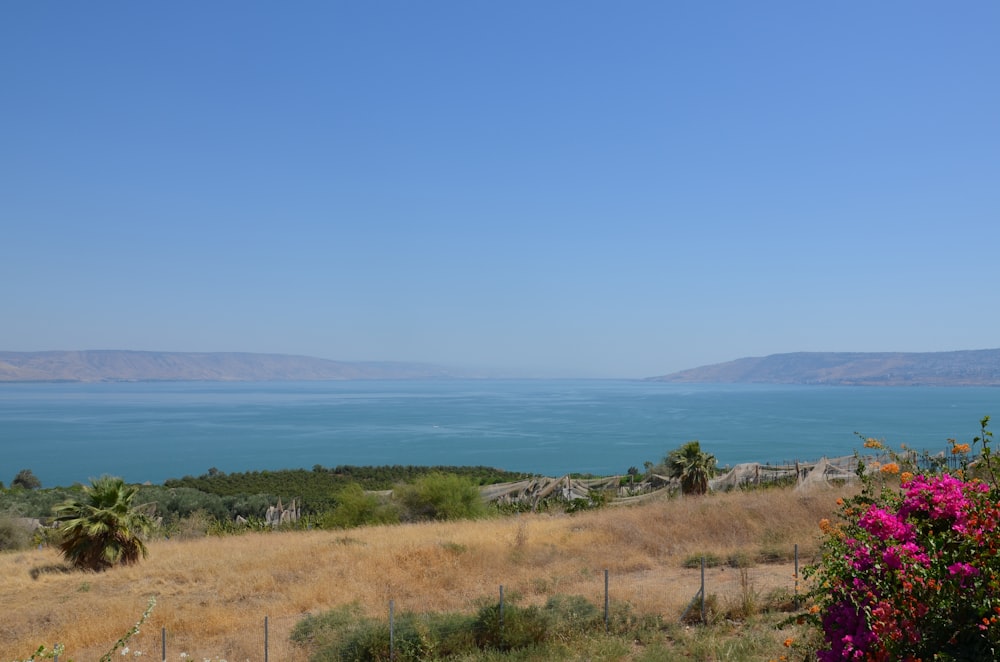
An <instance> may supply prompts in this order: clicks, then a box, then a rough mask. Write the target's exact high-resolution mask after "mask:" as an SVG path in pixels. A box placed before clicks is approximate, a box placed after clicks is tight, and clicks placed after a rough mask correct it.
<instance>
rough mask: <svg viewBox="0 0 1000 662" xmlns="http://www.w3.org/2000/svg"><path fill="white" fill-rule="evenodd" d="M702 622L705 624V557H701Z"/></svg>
mask: <svg viewBox="0 0 1000 662" xmlns="http://www.w3.org/2000/svg"><path fill="white" fill-rule="evenodd" d="M701 622H702V625H704V624H705V557H704V556H702V557H701Z"/></svg>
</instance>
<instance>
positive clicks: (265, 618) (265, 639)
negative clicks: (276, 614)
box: [264, 615, 267, 662]
mask: <svg viewBox="0 0 1000 662" xmlns="http://www.w3.org/2000/svg"><path fill="white" fill-rule="evenodd" d="M264 662H267V615H265V616H264Z"/></svg>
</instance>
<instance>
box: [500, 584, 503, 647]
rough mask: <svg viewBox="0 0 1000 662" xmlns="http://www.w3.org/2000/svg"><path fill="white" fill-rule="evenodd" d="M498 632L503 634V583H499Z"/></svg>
mask: <svg viewBox="0 0 1000 662" xmlns="http://www.w3.org/2000/svg"><path fill="white" fill-rule="evenodd" d="M500 634H501V635H502V634H503V584H500Z"/></svg>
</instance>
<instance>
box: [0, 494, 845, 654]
mask: <svg viewBox="0 0 1000 662" xmlns="http://www.w3.org/2000/svg"><path fill="white" fill-rule="evenodd" d="M840 495H841V494H840V493H839V492H834V491H813V492H810V493H805V494H802V493H796V492H793V491H791V490H767V491H760V492H747V493H731V494H718V495H710V496H707V497H702V498H685V499H674V500H659V501H652V502H649V503H645V504H641V505H635V506H623V507H613V508H606V509H603V510H600V511H593V512H586V513H580V514H577V515H572V516H569V515H562V514H560V515H548V514H539V515H520V516H514V517H510V518H504V519H491V520H483V521H475V522H450V523H425V524H413V525H402V526H383V527H370V528H362V529H353V530H346V531H311V532H289V533H272V534H248V535H244V536H234V537H223V538H201V539H193V540H183V541H177V540H170V541H153V542H151V543H150V545H149V548H150V557H149V559H148V560H146V561H144V562H142V563H140V564H139V565H137V566H133V567H127V568H117V569H114V570H111V571H108V572H105V573H97V574H95V573H82V572H77V571H68V570H67V569H66V568H65V567H64V565H63V562H62V560H61V558H60V557H59V556H58V554H57V553H56V552H55V551H54V550H51V549H44V550H34V551H30V552H19V553H12V554H4V555H0V574H2V576H3V577H4V581H3V584H2V587H0V642H2V655H0V660H3V661H6V660H9V659H12V658H14V657H17V656H18V655H20V656H25V655H27V654H29V653H30V652H31V651H33V650H34V649H36V648H37V647H38V646H39V645H40V644H45V645H47V646H51V645H52V644H54V643H57V642H58V643H63V644H65V646H66V657H72V658H74V659H76V660H78V662H82V661H84V660H90V659H96V658H97V657H99V656H100V655H101V654H102V653H104V652H105V651H107V649H108V648H109V647H110V645H111V643H112V642H114V641H115V640H117V639H118V637H120V636H121V635H122V634H123V633H124V632H125V631H126V630H127V629H128V628H129V627H130V626H131V625H132V624H133V623H135V621H136V619H137V618H138V616H139V615H140V614H141V613H142V611H143V609H144V608H145V605H146V601H147V598H148V596H150V595H156V596H157V606H156V609H155V610H154V612H153V615H152V617H151V618H150V620H149V621H148V623H147V624H146V626H145V627H144V628H143V632H142V633H140V635H139V636H138V637H137V638H136V639H135V640H133V642H131V643H132V648H133V650H142V651H144V652H145V653H146V654H147V655H152V659H160V653H159V651H160V636H161V629H162V628H165V629H166V632H167V649H168V652H169V655H168V659H171V660H176V659H178V656H179V654H180V653H181V652H186V653H188V654H189V655H191V656H196V657H195V659H202V658H203V657H212V656H220V657H225V658H227V659H228V660H230V661H234V660H243V659H250V660H257V659H262V658H263V655H262V650H263V640H264V634H263V621H264V617H265V616H269V623H270V628H269V629H270V643H269V650H270V653H271V659H280V660H284V661H294V660H296V659H303V656H302V655H301V653H299V652H296V651H295V650H294V649H293V648H292V647H291V646H290V645H289V644H288V643H287V636H288V633H289V632H290V629H291V627H292V625H294V623H295V622H296V621H297V620H298V619H299V618H301V617H302V615H304V614H306V613H310V612H311V613H318V612H321V611H323V610H326V609H329V608H331V607H334V606H338V605H343V604H349V603H357V604H359V605H361V607H362V608H363V609H364V610H365V611H367V612H368V613H369V614H372V615H384V614H385V613H386V611H387V609H388V603H389V600H390V599H391V600H393V601H394V602H395V606H396V609H397V610H399V611H403V610H414V611H445V610H471V609H473V608H474V605H475V604H476V603H477V601H479V600H481V599H483V598H487V597H490V596H496V595H497V592H498V587H499V586H500V585H501V584H502V585H504V587H505V591H506V594H507V595H510V596H512V597H519V598H520V600H521V601H522V602H524V603H530V602H541V601H544V600H545V599H546V598H547V597H548V596H549V595H552V594H556V593H563V594H580V595H584V596H586V597H588V598H592V599H594V600H595V601H598V604H600V601H601V600H603V589H604V574H603V573H604V569H608V570H609V572H610V584H611V599H612V600H613V601H616V600H617V601H627V602H630V603H632V604H633V605H634V606H635V607H636V608H637V609H638V610H640V611H653V612H659V613H662V614H663V615H664V617H665V618H669V619H673V618H676V617H677V616H678V615H679V614H680V612H681V610H683V608H684V606H685V605H686V604H687V602H688V601H689V600H690V599H691V597H692V596H693V595H694V594H695V592H696V591H697V589H698V582H699V570H698V569H693V570H692V569H685V568H683V567H682V564H683V562H684V561H685V560H686V559H688V558H690V557H693V556H697V555H700V554H713V555H716V556H718V557H720V558H727V557H734V556H736V555H740V556H742V557H743V558H752V559H758V564H757V565H755V566H754V567H753V568H751V570H750V574H749V577H750V581H752V582H753V585H754V588H755V590H757V591H760V592H762V593H766V592H767V591H769V590H771V589H775V588H777V589H783V590H786V591H791V590H792V588H793V586H794V577H793V570H792V568H793V566H792V563H791V558H792V554H793V549H794V546H795V544H796V543H797V544H798V545H799V554H800V558H801V559H802V562H803V563H806V562H808V561H810V560H811V559H812V556H813V555H814V554H815V553H816V551H817V544H818V537H817V534H818V529H817V527H816V523H817V522H818V520H819V519H820V518H822V517H827V516H829V515H830V514H831V513H832V512H833V511H834V510H835V501H836V498H837V497H838V496H840ZM762 559H768V560H770V561H776V562H772V563H767V564H762V563H760V560H762ZM740 579H741V578H740V573H739V572H737V571H736V570H734V569H733V568H727V567H725V566H720V567H717V568H712V569H710V570H709V571H708V578H707V583H708V592H709V593H714V594H716V595H718V596H720V597H721V598H723V599H725V597H726V596H731V597H732V598H733V599H737V598H738V596H739V593H740V591H741V587H740ZM746 581H747V578H746V577H743V583H744V584H745V582H746Z"/></svg>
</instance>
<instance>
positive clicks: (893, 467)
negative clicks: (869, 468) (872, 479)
mask: <svg viewBox="0 0 1000 662" xmlns="http://www.w3.org/2000/svg"><path fill="white" fill-rule="evenodd" d="M879 471H881V472H882V473H884V474H886V475H889V474H893V475H895V474H898V473H899V465H898V464H896V463H895V462H890V463H889V464H883V465H882V468H881V469H879Z"/></svg>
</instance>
